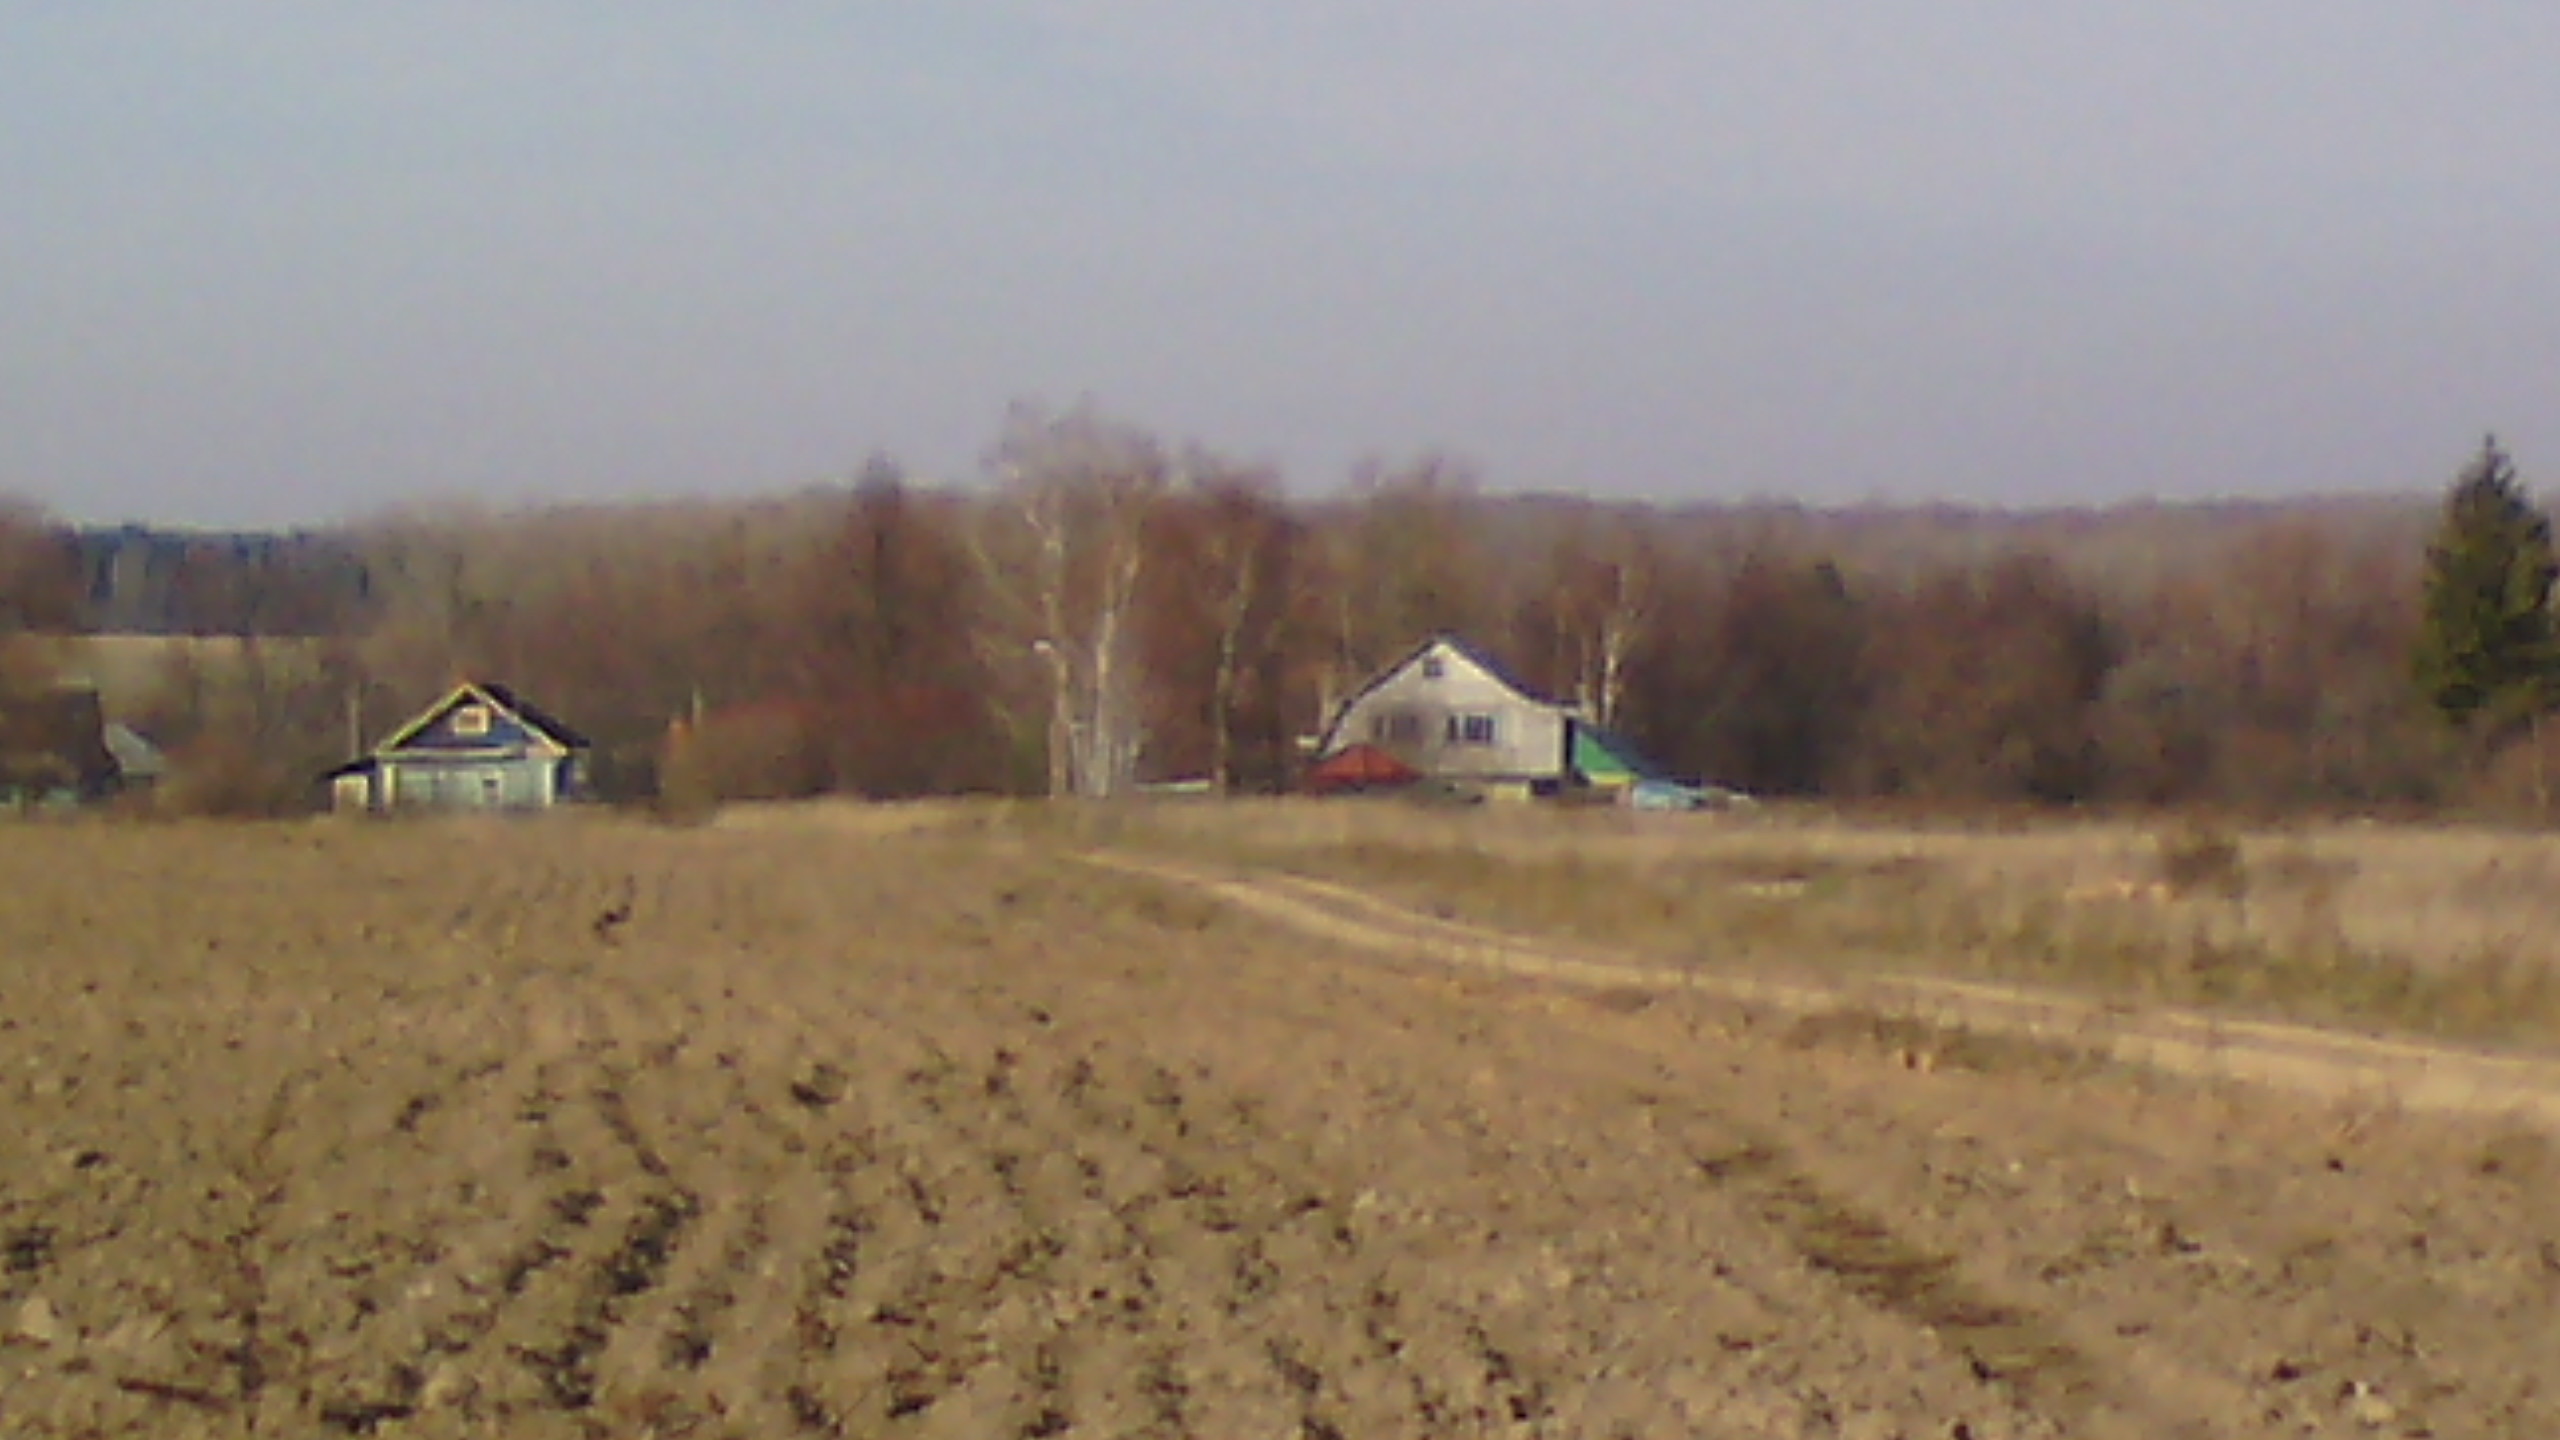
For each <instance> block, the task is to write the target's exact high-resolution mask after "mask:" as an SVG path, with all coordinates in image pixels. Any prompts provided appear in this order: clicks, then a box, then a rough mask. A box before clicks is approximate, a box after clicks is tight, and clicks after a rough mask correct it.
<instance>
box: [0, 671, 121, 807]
mask: <svg viewBox="0 0 2560 1440" xmlns="http://www.w3.org/2000/svg"><path fill="white" fill-rule="evenodd" d="M106 728H107V727H106V723H105V720H104V718H103V717H102V714H101V712H100V709H99V705H98V692H97V691H96V690H94V689H91V688H89V687H87V686H85V685H71V684H47V685H39V686H29V687H23V688H21V687H12V688H10V689H7V690H5V691H0V809H39V808H41V809H58V808H67V807H70V806H75V805H83V804H87V803H90V802H92V801H97V800H102V799H105V798H106V797H108V796H110V795H112V794H114V793H115V792H116V790H117V788H118V787H119V785H120V783H121V780H122V777H121V775H120V774H119V773H118V771H117V768H116V757H115V756H114V755H113V754H112V753H110V751H109V750H108V748H107V742H106Z"/></svg>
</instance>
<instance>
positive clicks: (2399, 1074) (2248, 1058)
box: [1088, 854, 2560, 1131]
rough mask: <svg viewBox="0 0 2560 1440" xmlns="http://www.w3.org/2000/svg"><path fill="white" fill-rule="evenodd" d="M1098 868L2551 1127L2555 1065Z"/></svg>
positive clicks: (1277, 880)
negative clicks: (1837, 974) (1747, 971)
mask: <svg viewBox="0 0 2560 1440" xmlns="http://www.w3.org/2000/svg"><path fill="white" fill-rule="evenodd" d="M1088 859H1089V860H1090V861H1091V862H1092V863H1094V864H1099V865H1103V866H1107V867H1110V868H1114V869H1117V870H1120V871H1122V872H1124V873H1127V874H1133V875H1144V876H1148V877H1150V878H1154V879H1158V880H1165V881H1170V882H1173V883H1177V884H1182V885H1187V886H1190V887H1191V888H1193V889H1196V890H1199V891H1201V892H1203V893H1205V894H1209V895H1213V896H1215V897H1217V898H1218V899H1220V900H1223V901H1225V902H1227V903H1229V904H1232V905H1235V906H1237V907H1239V908H1241V909H1243V910H1246V911H1248V912H1250V913H1252V914H1255V915H1258V916H1261V917H1263V918H1265V919H1268V920H1273V921H1276V922H1278V923H1280V924H1283V925H1287V926H1291V927H1293V928H1295V929H1298V930H1300V931H1302V932H1304V933H1307V934H1309V935H1313V936H1317V937H1320V938H1322V939H1325V940H1329V941H1334V942H1337V943H1341V944H1346V945H1351V946H1356V947H1358V948H1361V949H1365V950H1371V951H1377V952H1383V953H1387V954H1395V955H1407V956H1416V955H1418V956H1422V957H1426V958H1428V959H1431V960H1434V961H1437V962H1441V963H1445V964H1455V965H1464V966H1471V967H1477V968H1482V969H1489V970H1495V971H1499V972H1502V973H1505V974H1512V975H1520V976H1524V977H1528V978H1532V979H1537V980H1543V981H1553V982H1558V983H1562V984H1568V985H1579V986H1597V987H1602V988H1607V989H1616V990H1627V989H1634V990H1643V991H1649V992H1661V993H1687V994H1693V995H1706V996H1712V997H1715V998H1719V999H1725V1000H1731V1001H1736V1002H1739V1003H1743V1004H1749V1005H1755V1006H1761V1007H1765V1008H1769V1009H1774V1010H1780V1011H1784V1012H1787V1013H1790V1014H1797V1015H1830V1014H1851V1015H1874V1016H1881V1017H1890V1018H1896V1019H1910V1020H1915V1021H1920V1022H1923V1023H1926V1024H1929V1025H1935V1026H1943V1027H1949V1028H1956V1029H1962V1030H1966V1031H1971V1032H1976V1033H1980V1034H1986V1035H1995V1036H2005V1037H2010V1038H2016V1039H2023V1040H2030V1041H2039V1042H2053V1043H2056V1044H2060V1045H2065V1046H2068V1047H2069V1048H2071V1049H2073V1050H2075V1051H2079V1052H2083V1053H2087V1054H2091V1055H2095V1056H2099V1057H2102V1058H2105V1059H2109V1060H2117V1061H2123V1062H2126V1063H2130V1064H2136V1065H2143V1066H2147V1067H2150V1068H2152V1069H2155V1070H2159V1071H2163V1072H2165V1073H2168V1074H2173V1075H2182V1076H2187V1077H2190V1078H2197V1079H2206V1080H2233V1081H2245V1082H2251V1083H2259V1084H2270V1085H2277V1086H2282V1087H2284V1088H2286V1089H2290V1090H2295V1091H2299V1092H2301V1093H2304V1094H2307V1095H2311V1096H2314V1097H2316V1098H2319V1099H2323V1100H2335V1101H2351V1102H2356V1103H2361V1104H2367V1105H2387V1106H2396V1107H2401V1108H2405V1109H2410V1110H2440V1111H2453V1112H2458V1113H2464V1114H2470V1115H2480V1116H2492V1117H2501V1118H2508V1119H2513V1120H2516V1121H2519V1122H2525V1123H2531V1124H2535V1125H2539V1126H2543V1127H2546V1128H2549V1129H2552V1130H2555V1131H2560V1062H2555V1061H2551V1060H2546V1059H2542V1058H2539V1057H2531V1056H2521V1055H2500V1054H2493V1053H2489V1052H2484V1051H2477V1050H2466V1049H2462V1048H2459V1047H2455V1046H2447V1045H2433V1044H2426V1043H2421V1042H2413V1041H2400V1040H2388V1039H2380V1038H2375V1037H2370V1036H2360V1035H2342V1034H2338V1033H2335V1032H2332V1031H2325V1030H2319V1029H2314V1028H2311V1027H2307V1026H2299V1025H2279V1024H2270V1023H2266V1022H2262V1021H2252V1020H2244V1019H2237V1018H2233V1017H2228V1016H2211V1015H2201V1014H2194V1013H2188V1012H2181V1011H2175V1010H2169V1009H2164V1008H2160V1007H2142V1006H2135V1005H2129V1004H2114V1005H2110V1004H2102V1003H2098V1002H2094V1001H2089V1000H2082V999H2078V998H2075V997H2071V996H2065V995H2057V994H2051V993H2041V992H2036V991H2031V990H2025V989H2019V988H2016V987H2009V986H1998V985H1986V984H1979V983H1974V982H1968V981H1959V980H1948V979H1942V978H1938V977H1934V976H1918V975H1907V976H1876V977H1866V978H1858V979H1844V980H1838V981H1833V982H1829V983H1823V984H1810V983H1795V982H1789V981H1784V980H1772V979H1767V978H1762V977H1755V976H1751V975H1741V974H1724V973H1717V972H1712V971H1706V970H1700V969H1694V968H1692V969H1675V968H1671V967H1668V966H1662V965H1658V964H1645V963H1643V962H1640V961H1636V960H1631V959H1628V958H1626V957H1623V956H1611V955H1608V954H1605V953H1596V952H1585V951H1578V950H1577V949H1575V948H1574V947H1571V946H1568V945H1562V944H1560V943H1559V942H1556V941H1553V940H1548V939H1540V938H1536V937H1529V936H1521V935H1513V934H1506V933H1504V932H1501V931H1498V930H1490V929H1486V928H1484V927H1482V926H1476V925H1468V924H1462V923H1459V922H1455V921H1451V920H1447V919H1443V918H1440V917H1437V916H1432V915H1425V914H1422V913H1419V912H1417V911H1413V910H1410V909H1407V908H1404V907H1402V906H1399V905H1396V904H1393V903H1391V902H1389V901H1386V900H1383V899H1380V898H1379V897H1377V896H1374V895H1369V894H1365V893H1363V892H1361V891H1359V890H1356V889H1352V888H1350V887H1348V886H1343V885H1336V884H1332V883H1329V882H1326V881H1321V880H1315V879H1311V878H1308V877H1305V876H1298V875H1286V874H1278V873H1270V872H1265V873H1260V874H1254V875H1238V874H1234V873H1230V872H1220V871H1215V870H1209V869H1203V868H1200V867H1197V866H1186V865H1179V864H1175V863H1172V862H1168V861H1165V860H1161V859H1157V858H1152V857H1139V856H1132V855H1118V854H1097V855H1093V856H1090V857H1088Z"/></svg>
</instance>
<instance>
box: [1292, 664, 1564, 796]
mask: <svg viewBox="0 0 2560 1440" xmlns="http://www.w3.org/2000/svg"><path fill="white" fill-rule="evenodd" d="M1434 671H1436V672H1437V673H1436V674H1435V673H1433V672H1434ZM1488 729H1489V730H1490V731H1491V733H1490V735H1489V736H1488V735H1487V734H1486V731H1487V730H1488ZM1353 745H1375V746H1377V747H1378V748H1379V749H1381V750H1384V751H1386V752H1388V753H1389V754H1392V755H1394V756H1395V757H1396V758H1397V759H1399V760H1402V761H1404V762H1405V763H1406V764H1408V765H1411V766H1413V767H1414V768H1415V769H1417V770H1420V771H1421V772H1422V773H1423V774H1425V775H1431V776H1437V777H1443V778H1447V779H1455V780H1551V779H1555V778H1557V777H1560V776H1561V775H1563V774H1564V770H1565V764H1564V761H1565V750H1564V747H1565V715H1564V712H1563V711H1562V710H1560V709H1558V708H1557V707H1555V706H1553V705H1548V704H1545V703H1543V702H1541V701H1538V700H1533V699H1531V698H1530V697H1528V696H1526V695H1523V694H1521V693H1520V692H1519V691H1517V690H1514V689H1512V688H1511V687H1510V686H1509V685H1507V684H1505V683H1504V682H1503V681H1502V679H1501V678H1500V677H1498V676H1496V675H1494V674H1493V673H1492V672H1491V671H1488V670H1486V669H1485V668H1484V667H1483V666H1481V665H1478V664H1477V663H1476V662H1475V661H1474V660H1472V659H1469V658H1468V657H1467V655H1466V654H1465V652H1463V651H1461V650H1459V649H1458V648H1457V647H1455V646H1453V645H1450V644H1448V643H1447V642H1445V641H1434V642H1433V643H1432V644H1431V645H1429V646H1428V647H1426V648H1425V649H1423V650H1422V651H1420V652H1419V653H1417V654H1415V655H1414V656H1413V657H1412V658H1411V659H1409V660H1407V661H1406V662H1405V663H1404V664H1403V665H1401V666H1399V667H1398V668H1396V669H1395V670H1393V671H1391V672H1389V673H1388V674H1387V675H1386V676H1385V677H1384V678H1382V679H1380V680H1379V681H1378V682H1377V683H1375V684H1374V685H1372V686H1370V687H1369V689H1368V690H1367V691H1366V692H1365V693H1363V694H1362V695H1361V696H1360V697H1359V698H1358V699H1356V700H1354V701H1352V702H1351V705H1350V707H1349V708H1348V709H1346V710H1344V711H1343V713H1342V715H1341V717H1340V718H1339V719H1338V720H1337V721H1336V722H1335V724H1334V728H1333V731H1332V733H1331V735H1330V736H1329V737H1328V738H1327V743H1326V745H1325V751H1326V753H1328V754H1331V753H1333V752H1335V751H1338V750H1343V749H1347V748H1349V747H1350V746H1353Z"/></svg>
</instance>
